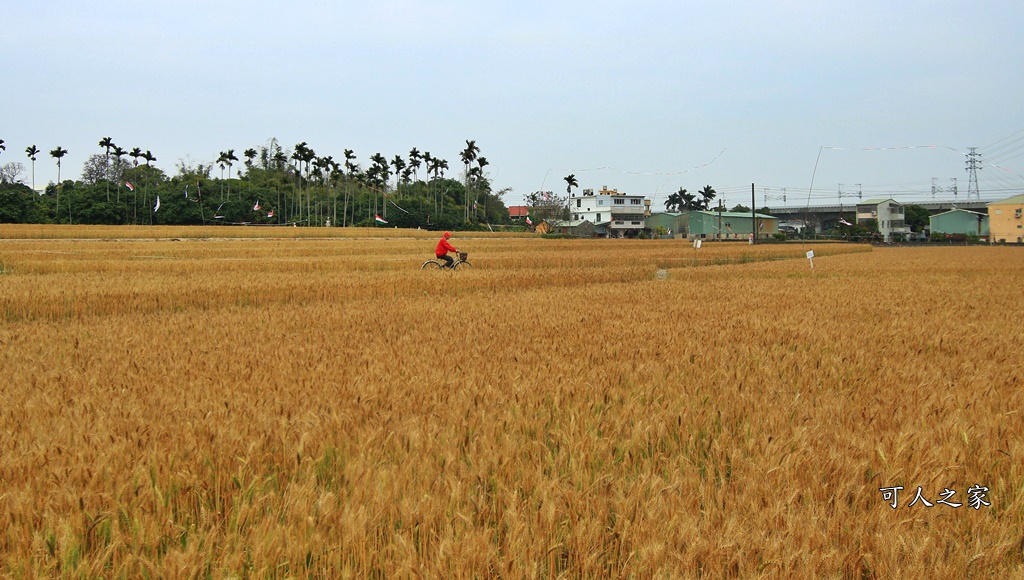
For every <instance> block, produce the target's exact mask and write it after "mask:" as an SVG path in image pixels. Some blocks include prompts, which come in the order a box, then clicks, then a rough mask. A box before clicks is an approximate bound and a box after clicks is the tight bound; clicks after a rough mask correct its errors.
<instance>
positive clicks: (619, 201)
mask: <svg viewBox="0 0 1024 580" xmlns="http://www.w3.org/2000/svg"><path fill="white" fill-rule="evenodd" d="M623 202H624V200H622V199H616V200H615V205H622V204H623Z"/></svg>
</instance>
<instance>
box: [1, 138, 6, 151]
mask: <svg viewBox="0 0 1024 580" xmlns="http://www.w3.org/2000/svg"><path fill="white" fill-rule="evenodd" d="M4 151H7V145H4V140H3V139H0V153H3V152H4Z"/></svg>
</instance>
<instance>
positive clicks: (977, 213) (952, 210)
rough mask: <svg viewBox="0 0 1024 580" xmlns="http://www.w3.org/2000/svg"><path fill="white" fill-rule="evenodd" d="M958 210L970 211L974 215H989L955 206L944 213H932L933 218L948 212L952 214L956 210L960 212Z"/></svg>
mask: <svg viewBox="0 0 1024 580" xmlns="http://www.w3.org/2000/svg"><path fill="white" fill-rule="evenodd" d="M958 211H959V212H963V213H970V214H974V215H980V216H985V217H988V214H984V213H981V212H978V211H971V210H969V209H960V208H958V207H955V208H953V209H951V210H949V211H944V212H942V213H937V214H934V215H932V216H931V217H933V218H937V217H939V216H940V215H946V214H951V213H954V212H958Z"/></svg>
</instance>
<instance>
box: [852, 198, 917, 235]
mask: <svg viewBox="0 0 1024 580" xmlns="http://www.w3.org/2000/svg"><path fill="white" fill-rule="evenodd" d="M872 219H873V220H876V221H877V222H878V233H879V234H881V235H882V239H883V240H885V241H887V242H891V241H892V236H893V234H896V235H906V234H909V233H910V228H908V227H907V225H906V222H905V221H904V210H903V204H901V203H899V202H898V201H896V200H894V199H891V198H890V199H869V200H867V201H862V202H860V203H858V204H857V225H860V226H862V225H864V222H866V221H868V220H872Z"/></svg>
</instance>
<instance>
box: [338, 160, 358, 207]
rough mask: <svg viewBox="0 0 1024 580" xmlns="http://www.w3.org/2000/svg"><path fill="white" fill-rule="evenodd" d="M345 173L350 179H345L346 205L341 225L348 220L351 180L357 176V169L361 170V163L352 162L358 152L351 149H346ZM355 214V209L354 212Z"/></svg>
mask: <svg viewBox="0 0 1024 580" xmlns="http://www.w3.org/2000/svg"><path fill="white" fill-rule="evenodd" d="M344 154H345V173H347V174H348V179H346V180H345V205H343V206H342V208H341V225H343V226H344V225H345V224H346V223H347V220H348V196H349V182H350V181H351V180H352V179H353V178H354V177H355V174H356V172H357V171H359V165H358V164H356V163H352V161H353V160H354V159H355V158H356V154H355V153H353V152H352V150H351V149H346V150H345V152H344ZM352 213H353V214H355V211H353V212H352Z"/></svg>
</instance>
